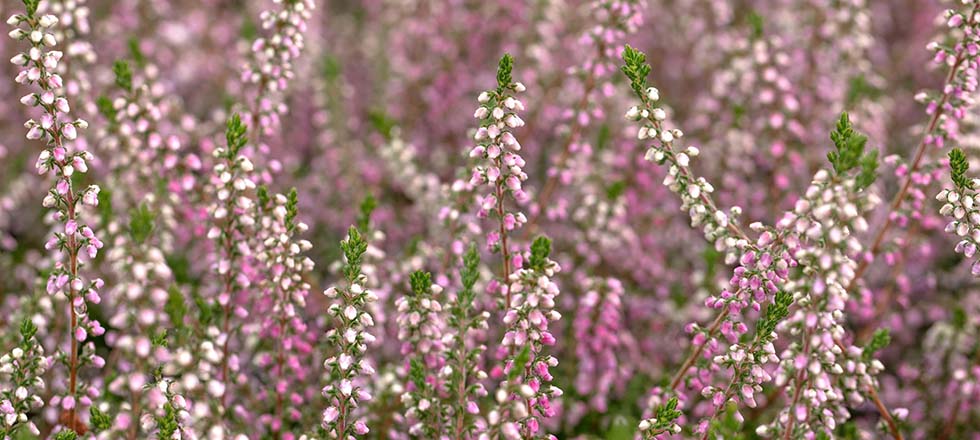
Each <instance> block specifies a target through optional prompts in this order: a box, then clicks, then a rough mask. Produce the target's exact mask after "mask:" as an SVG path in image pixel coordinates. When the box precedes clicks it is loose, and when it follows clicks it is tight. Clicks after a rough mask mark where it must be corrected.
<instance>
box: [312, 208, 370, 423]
mask: <svg viewBox="0 0 980 440" xmlns="http://www.w3.org/2000/svg"><path fill="white" fill-rule="evenodd" d="M340 246H341V248H342V249H343V251H344V258H345V263H344V269H343V273H344V278H345V279H346V286H343V287H341V288H337V287H331V288H329V289H327V290H326V291H324V292H323V293H324V294H325V295H326V296H327V298H329V299H330V300H331V301H332V304H331V305H330V308H329V309H328V310H327V311H328V314H329V315H330V316H331V318H333V319H334V320H335V321H336V323H337V326H336V327H335V328H333V329H331V330H330V331H329V332H327V340H328V341H329V342H330V343H331V345H332V346H333V347H335V348H336V349H337V351H336V353H334V354H333V356H331V357H329V358H327V360H325V361H324V362H323V366H324V368H326V370H327V377H328V378H329V379H330V383H329V384H328V385H327V386H325V387H323V396H324V397H326V398H327V405H328V406H327V409H325V410H324V411H323V418H322V422H321V425H322V427H323V429H324V430H325V431H326V432H327V434H328V435H330V436H331V438H341V439H345V438H349V437H354V436H355V435H356V436H363V435H365V434H367V433H368V431H370V429H369V428H368V426H367V424H366V423H365V421H364V420H363V414H358V413H357V411H358V408H359V406H360V405H361V404H362V403H365V402H367V401H369V400H371V393H370V389H369V386H370V383H369V382H368V381H367V377H368V376H371V375H373V374H374V372H375V370H374V367H372V366H371V364H370V362H369V360H368V359H366V358H365V357H364V354H365V352H366V351H367V348H368V345H369V344H371V343H373V342H374V341H375V337H374V335H372V334H371V333H369V331H370V328H371V327H373V326H374V319H373V318H372V317H371V313H369V312H368V311H367V305H368V304H369V303H372V302H374V301H377V299H378V298H377V296H376V295H375V294H374V292H372V291H371V286H370V285H369V282H370V280H368V279H367V276H366V275H365V274H364V273H363V272H362V271H361V263H362V259H363V258H364V252H365V251H367V248H368V243H367V242H366V241H365V240H364V238H363V237H362V236H361V234H360V232H358V230H357V228H355V227H353V226H351V228H350V230H349V232H348V234H347V238H346V239H345V240H344V241H343V242H341V244H340Z"/></svg>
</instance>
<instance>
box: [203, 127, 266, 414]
mask: <svg viewBox="0 0 980 440" xmlns="http://www.w3.org/2000/svg"><path fill="white" fill-rule="evenodd" d="M245 132H246V127H245V125H244V124H243V123H242V120H241V118H240V117H239V116H238V115H237V114H236V115H234V116H232V117H231V119H229V120H228V123H227V129H226V131H225V141H226V143H227V144H226V147H222V148H216V149H215V150H214V157H215V159H217V161H216V163H215V165H214V171H213V175H212V182H211V184H212V185H213V186H214V190H215V196H216V197H215V200H214V202H213V203H212V206H211V208H210V215H211V221H212V222H213V223H212V226H211V229H210V230H209V231H208V237H209V238H210V239H212V240H214V243H215V247H216V248H217V250H218V251H217V254H218V255H217V260H216V261H215V263H214V271H215V273H216V274H217V275H218V278H219V279H220V280H221V283H220V290H219V291H218V292H217V295H216V297H215V298H214V304H216V305H217V306H218V308H220V310H221V319H220V323H221V324H220V325H221V330H220V334H219V335H218V336H219V337H218V338H217V340H216V342H217V345H219V346H220V351H221V353H220V356H218V358H219V360H218V364H219V367H218V370H219V371H218V372H217V374H218V377H217V379H216V381H213V382H212V383H211V385H210V386H211V391H212V394H214V395H215V396H214V397H216V398H217V399H216V400H217V402H215V403H216V410H217V411H218V412H219V414H226V413H227V412H228V410H229V409H230V405H231V402H232V399H233V398H234V392H233V391H232V390H231V388H232V387H233V386H234V384H235V376H236V375H237V374H238V371H237V370H238V369H239V367H240V365H239V361H238V359H239V357H238V355H237V354H235V353H233V352H232V351H231V349H232V344H233V343H237V342H238V341H237V338H236V337H235V335H236V334H237V333H238V331H239V329H240V327H241V324H240V323H239V322H237V320H238V319H240V318H241V317H242V316H244V315H247V312H246V308H245V307H244V305H245V304H247V303H248V301H249V299H248V291H247V289H248V287H249V286H250V285H251V279H250V277H249V275H248V273H246V271H245V266H246V265H247V264H248V261H247V259H248V258H250V257H251V256H252V255H253V251H254V243H252V240H250V237H252V236H253V234H252V231H253V229H254V227H255V218H254V214H253V213H254V209H255V207H254V206H255V200H254V199H253V198H252V194H253V192H254V191H255V190H256V185H255V182H254V180H252V176H251V173H252V171H253V169H254V166H253V165H252V162H251V161H250V160H249V159H248V158H247V157H245V156H244V155H243V154H242V148H243V147H244V146H245V144H246V143H247V139H246V137H245Z"/></svg>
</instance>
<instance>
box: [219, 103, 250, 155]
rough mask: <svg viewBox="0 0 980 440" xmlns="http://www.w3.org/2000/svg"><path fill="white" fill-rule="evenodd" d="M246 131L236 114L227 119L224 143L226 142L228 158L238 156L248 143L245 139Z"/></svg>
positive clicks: (240, 118)
mask: <svg viewBox="0 0 980 440" xmlns="http://www.w3.org/2000/svg"><path fill="white" fill-rule="evenodd" d="M247 131H248V130H247V128H246V127H245V124H244V123H242V117H241V116H240V115H239V114H238V113H235V114H234V115H233V116H232V117H231V119H228V127H227V129H226V130H225V141H226V142H228V157H229V158H234V157H235V156H238V152H239V151H241V149H242V147H244V146H245V143H247V142H248V138H247V137H246V133H247Z"/></svg>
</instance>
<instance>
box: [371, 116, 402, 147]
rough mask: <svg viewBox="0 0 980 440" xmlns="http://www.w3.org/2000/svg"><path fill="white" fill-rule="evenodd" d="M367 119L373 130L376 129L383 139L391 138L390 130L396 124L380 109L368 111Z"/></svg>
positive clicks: (392, 129)
mask: <svg viewBox="0 0 980 440" xmlns="http://www.w3.org/2000/svg"><path fill="white" fill-rule="evenodd" d="M367 116H368V121H370V122H371V126H372V127H374V129H375V130H378V132H379V133H381V135H382V136H384V137H385V139H388V140H391V132H392V131H394V129H395V126H396V125H397V124H398V123H397V122H396V121H395V120H394V119H392V118H391V117H389V116H388V115H387V114H386V113H385V112H384V111H382V110H371V111H369V112H368V115H367Z"/></svg>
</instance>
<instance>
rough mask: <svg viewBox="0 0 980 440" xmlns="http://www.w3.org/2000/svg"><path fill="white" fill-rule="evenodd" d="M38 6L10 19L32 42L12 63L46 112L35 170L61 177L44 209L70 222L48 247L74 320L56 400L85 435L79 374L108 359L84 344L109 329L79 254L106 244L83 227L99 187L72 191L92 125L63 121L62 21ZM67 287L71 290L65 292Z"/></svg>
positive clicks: (27, 101)
mask: <svg viewBox="0 0 980 440" xmlns="http://www.w3.org/2000/svg"><path fill="white" fill-rule="evenodd" d="M38 3H39V2H38V1H37V0H27V1H25V2H24V4H25V5H26V7H27V12H26V14H15V15H13V16H11V17H10V18H9V19H8V20H7V23H8V24H10V25H12V26H15V27H16V28H15V29H14V30H13V31H12V32H11V33H10V36H11V37H12V38H13V39H15V40H18V41H22V40H27V41H29V42H30V43H31V48H30V50H29V51H28V52H26V53H19V54H18V55H16V56H15V57H14V58H12V59H11V62H12V63H13V64H14V65H17V66H19V67H20V68H21V70H20V72H19V73H18V75H17V78H16V81H17V82H18V83H22V84H28V85H36V86H37V87H38V89H39V92H33V93H30V94H28V95H25V96H24V97H23V98H21V103H23V104H24V105H28V106H32V107H40V108H41V110H42V111H43V115H42V116H41V118H40V121H39V122H38V121H34V120H33V119H31V120H29V121H28V122H27V124H25V127H27V129H28V133H27V138H28V139H44V140H45V142H46V144H47V148H46V149H45V150H44V151H43V152H42V153H41V155H40V156H39V157H38V160H37V163H36V165H35V166H36V168H37V171H38V173H39V174H45V173H49V172H50V173H52V175H55V176H56V184H55V187H54V188H53V189H52V190H51V191H49V193H48V195H47V197H45V199H44V206H45V207H48V208H56V209H57V210H58V212H59V220H61V221H64V233H55V234H54V236H53V237H51V239H50V240H49V241H48V243H47V245H46V247H47V248H48V249H49V250H54V249H60V250H62V251H63V252H65V255H67V267H65V263H64V262H61V263H57V264H56V267H55V270H54V271H53V272H52V274H51V276H50V278H49V281H48V292H49V293H51V294H54V293H55V292H59V291H61V292H64V293H65V294H66V296H67V298H68V309H69V317H70V321H69V339H70V344H69V345H70V353H68V358H69V360H68V364H67V369H68V371H67V375H68V384H67V390H66V395H65V396H63V398H61V397H58V398H56V400H57V401H58V402H60V403H61V406H62V408H63V409H64V413H63V416H62V423H63V424H64V426H65V427H66V428H67V429H68V430H70V431H74V432H76V433H80V434H84V433H85V432H86V431H87V427H86V426H85V423H84V422H83V421H82V420H81V419H80V417H78V415H77V411H76V410H77V408H78V406H79V405H82V404H84V405H88V404H89V403H90V399H89V397H88V396H87V395H85V396H84V397H81V398H79V397H78V396H77V394H78V389H79V382H80V380H79V377H78V370H79V368H80V367H81V366H82V361H83V360H84V361H85V362H86V363H92V364H96V365H101V364H102V363H103V361H101V358H98V357H96V356H94V354H92V353H87V354H86V355H85V359H81V358H80V356H79V343H80V342H82V341H85V339H86V338H87V337H88V334H89V333H91V334H92V335H95V336H98V335H101V334H102V333H103V332H104V329H102V327H101V326H100V325H99V323H98V321H95V320H94V319H91V318H90V317H89V316H88V314H87V307H86V301H90V302H93V303H98V302H100V298H99V294H98V292H97V291H96V289H99V288H101V287H102V281H101V280H95V281H93V282H90V283H89V284H88V285H86V283H85V282H84V281H83V279H82V277H81V276H80V275H79V271H78V270H79V266H80V260H79V251H80V250H81V249H82V248H85V249H86V254H87V256H88V258H89V259H93V260H94V259H95V257H96V255H97V252H98V249H99V248H101V247H102V242H101V241H100V240H99V239H98V238H96V237H95V234H94V233H93V232H92V229H91V228H89V227H88V226H85V225H84V224H80V223H79V221H80V219H79V218H78V208H79V207H80V206H79V205H78V203H79V202H81V203H82V205H91V206H95V205H96V204H97V203H98V198H97V196H98V192H99V188H98V187H97V186H94V185H93V186H90V187H89V188H87V189H85V190H84V191H81V192H79V193H76V192H75V191H74V189H73V187H72V176H73V175H74V173H75V171H78V172H79V173H85V172H86V171H88V162H91V161H92V160H93V156H92V154H91V153H89V152H87V151H73V149H72V148H71V147H72V145H71V141H74V140H75V139H76V137H77V136H78V134H77V129H79V128H82V129H84V128H87V127H88V123H87V122H85V121H84V120H81V119H78V120H75V121H68V122H63V121H61V120H60V119H61V118H62V117H65V116H67V114H68V112H69V107H68V101H67V100H66V99H65V97H64V96H63V95H61V93H63V91H62V86H63V85H64V84H63V80H62V78H61V76H60V75H58V74H57V73H54V69H56V68H57V66H58V62H59V61H60V60H61V59H62V55H63V54H62V52H60V51H55V50H47V49H45V47H46V46H48V47H50V46H54V45H55V44H57V41H56V38H55V36H54V34H53V33H51V31H50V29H51V28H52V27H53V26H54V25H55V24H57V23H58V19H57V18H56V17H55V16H53V15H44V16H40V17H39V16H37V8H38ZM65 287H67V291H65V290H63V289H64V288H65Z"/></svg>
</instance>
